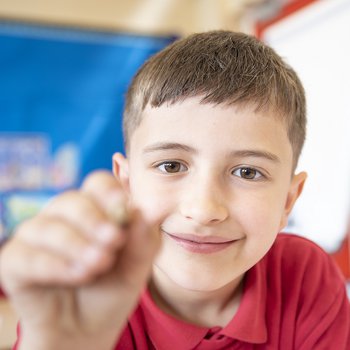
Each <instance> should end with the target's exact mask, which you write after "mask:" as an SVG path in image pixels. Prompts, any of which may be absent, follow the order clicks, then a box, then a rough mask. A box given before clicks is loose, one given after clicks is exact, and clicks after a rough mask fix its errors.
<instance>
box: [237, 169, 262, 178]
mask: <svg viewBox="0 0 350 350" xmlns="http://www.w3.org/2000/svg"><path fill="white" fill-rule="evenodd" d="M232 174H233V175H235V176H238V177H241V178H242V179H246V180H258V179H259V178H260V177H262V174H261V173H260V172H259V171H258V170H256V169H254V168H249V167H243V168H238V169H236V170H234V171H233V172H232Z"/></svg>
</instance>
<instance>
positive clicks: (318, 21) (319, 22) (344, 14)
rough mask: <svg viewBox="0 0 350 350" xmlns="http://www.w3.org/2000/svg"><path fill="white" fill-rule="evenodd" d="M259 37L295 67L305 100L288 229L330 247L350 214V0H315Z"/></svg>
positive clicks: (336, 243) (345, 227)
mask: <svg viewBox="0 0 350 350" xmlns="http://www.w3.org/2000/svg"><path fill="white" fill-rule="evenodd" d="M263 39H264V40H265V41H267V42H268V43H269V44H270V45H271V46H273V47H274V48H275V49H276V50H277V52H278V53H279V54H281V55H282V56H283V57H285V58H286V59H287V61H288V62H289V63H290V64H291V65H292V66H293V67H294V68H295V69H296V71H297V72H298V74H299V75H300V77H301V80H302V81H303V83H304V86H305V89H306V95H307V100H308V118H309V124H308V136H307V141H306V145H305V149H304V152H303V154H302V157H301V160H300V164H299V169H300V170H306V171H307V172H308V173H309V178H308V181H307V184H306V186H305V190H304V193H303V196H302V197H301V198H300V201H299V203H297V205H296V208H295V210H294V211H293V215H292V221H291V225H290V229H291V230H292V231H295V232H298V233H301V234H302V235H305V236H307V237H309V238H311V239H313V240H315V241H316V242H318V243H319V244H320V245H322V246H323V247H324V248H325V249H327V250H328V251H334V250H336V249H337V248H338V246H339V244H340V243H341V241H342V239H343V237H344V235H345V233H346V232H347V230H348V223H349V214H350V1H349V0H323V1H322V0H319V1H318V2H315V3H313V4H310V5H308V6H307V7H305V8H304V9H303V10H301V11H297V12H295V13H294V14H292V15H290V16H289V17H287V18H285V19H283V20H281V21H279V22H277V23H276V24H274V25H271V26H270V27H268V29H267V30H266V31H265V32H264V34H263Z"/></svg>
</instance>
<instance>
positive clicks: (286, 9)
mask: <svg viewBox="0 0 350 350" xmlns="http://www.w3.org/2000/svg"><path fill="white" fill-rule="evenodd" d="M317 1H319V0H292V1H291V2H290V3H289V4H287V5H285V6H283V7H282V9H281V11H280V12H279V13H278V14H277V16H275V17H273V18H271V19H269V20H267V21H261V22H257V23H256V25H255V35H256V36H257V37H258V38H262V36H263V32H264V31H265V30H266V29H267V28H268V27H269V26H271V25H272V24H274V23H277V22H279V21H280V20H282V19H284V18H286V17H288V16H290V15H291V14H292V13H294V12H297V11H299V10H301V9H302V8H304V7H306V6H309V5H311V4H313V3H315V2H317Z"/></svg>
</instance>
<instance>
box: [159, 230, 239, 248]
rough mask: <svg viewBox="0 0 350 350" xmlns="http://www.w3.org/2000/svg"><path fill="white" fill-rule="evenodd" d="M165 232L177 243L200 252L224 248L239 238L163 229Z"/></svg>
mask: <svg viewBox="0 0 350 350" xmlns="http://www.w3.org/2000/svg"><path fill="white" fill-rule="evenodd" d="M162 231H163V233H164V234H165V235H166V236H167V237H169V238H170V239H171V240H173V241H174V242H175V243H177V244H178V245H180V246H181V247H182V248H184V249H186V250H188V251H190V252H192V253H200V254H210V253H215V252H218V251H221V250H224V249H226V248H228V247H230V246H232V245H233V244H234V243H236V242H237V241H239V239H235V240H231V239H228V238H224V237H219V236H199V235H193V234H171V233H169V232H166V231H164V230H162Z"/></svg>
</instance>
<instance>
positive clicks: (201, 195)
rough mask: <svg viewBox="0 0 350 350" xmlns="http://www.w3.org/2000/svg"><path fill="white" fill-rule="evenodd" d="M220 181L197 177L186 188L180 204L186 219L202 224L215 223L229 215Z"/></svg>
mask: <svg viewBox="0 0 350 350" xmlns="http://www.w3.org/2000/svg"><path fill="white" fill-rule="evenodd" d="M219 187H220V186H219V185H218V182H215V181H213V180H210V179H208V177H206V178H205V179H198V178H197V179H196V180H195V181H192V183H191V184H190V185H189V188H186V190H185V191H184V194H183V196H182V201H181V204H180V212H181V214H182V215H183V216H184V217H186V219H189V220H193V221H194V222H196V223H198V224H201V225H214V224H218V223H220V222H222V221H224V220H225V219H226V218H227V217H228V208H227V206H226V205H225V194H224V191H223V190H221V189H220V188H219Z"/></svg>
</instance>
